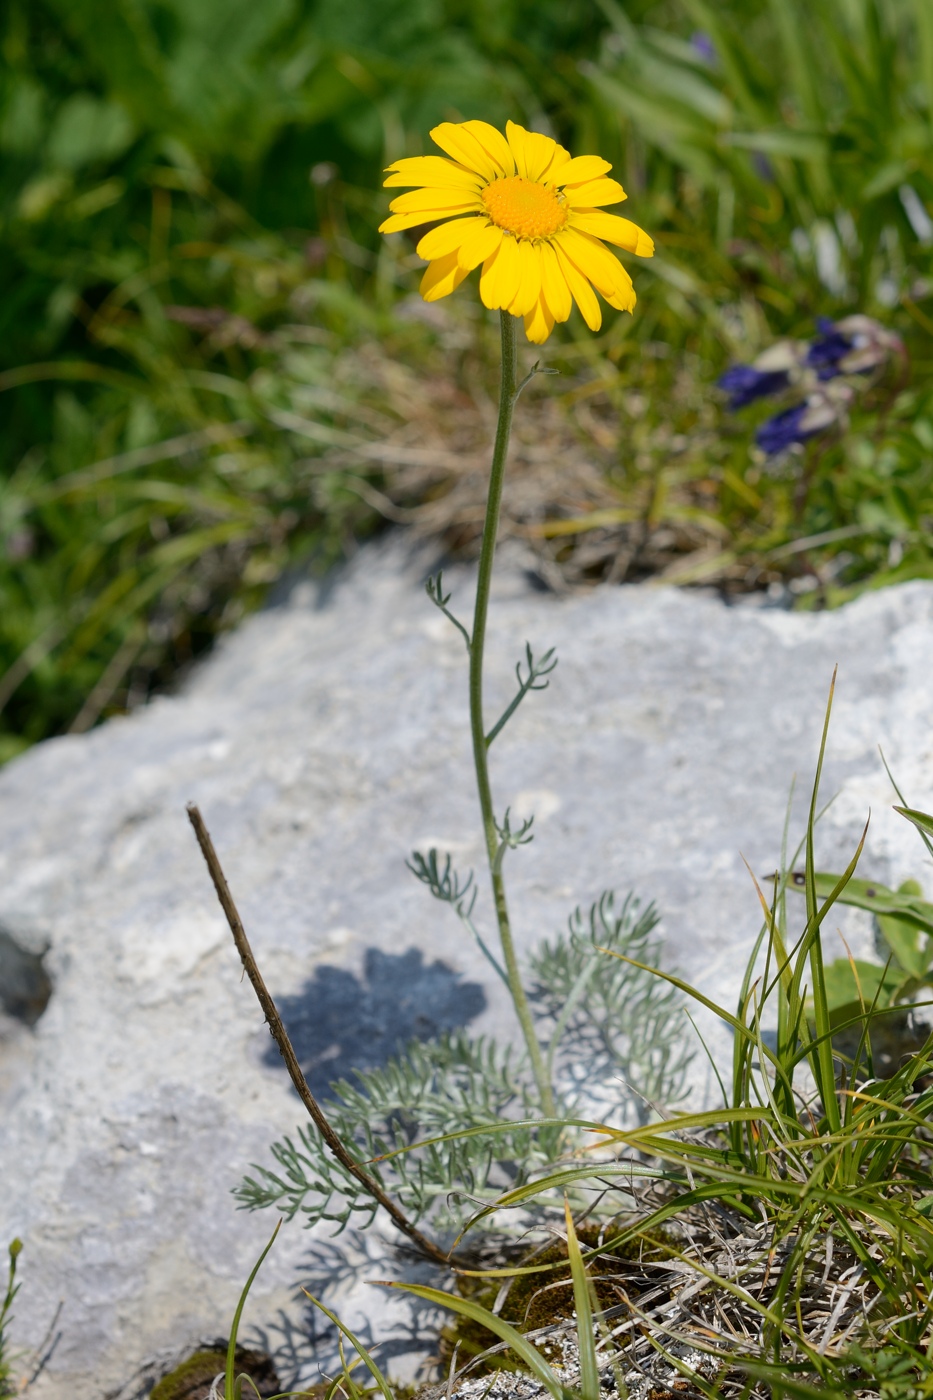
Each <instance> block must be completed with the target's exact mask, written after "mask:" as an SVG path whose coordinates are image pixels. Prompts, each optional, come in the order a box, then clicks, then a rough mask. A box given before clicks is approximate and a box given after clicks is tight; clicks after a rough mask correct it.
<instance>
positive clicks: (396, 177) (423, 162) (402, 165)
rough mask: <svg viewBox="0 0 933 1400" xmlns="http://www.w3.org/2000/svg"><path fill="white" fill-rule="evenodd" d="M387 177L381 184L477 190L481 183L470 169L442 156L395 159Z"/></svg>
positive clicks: (387, 186)
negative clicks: (465, 168)
mask: <svg viewBox="0 0 933 1400" xmlns="http://www.w3.org/2000/svg"><path fill="white" fill-rule="evenodd" d="M386 173H387V174H388V177H389V178H388V179H387V180H383V182H382V183H383V185H384V186H385V188H386V189H389V188H390V186H392V185H433V186H434V187H435V188H436V189H455V190H478V189H479V187H480V185H481V184H482V180H481V179H480V177H479V176H478V175H477V174H475V173H474V172H473V171H472V170H464V168H463V166H462V165H455V164H454V162H453V161H452V160H447V159H446V157H444V156H411V157H410V158H408V159H406V160H397V161H396V162H395V164H394V165H390V166H389V167H388V169H387V172H386Z"/></svg>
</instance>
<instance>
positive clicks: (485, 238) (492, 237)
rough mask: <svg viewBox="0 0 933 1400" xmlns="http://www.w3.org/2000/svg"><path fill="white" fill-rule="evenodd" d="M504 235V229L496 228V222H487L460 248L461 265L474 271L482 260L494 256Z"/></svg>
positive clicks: (468, 270) (469, 270)
mask: <svg viewBox="0 0 933 1400" xmlns="http://www.w3.org/2000/svg"><path fill="white" fill-rule="evenodd" d="M504 237H505V234H504V233H503V231H502V229H501V228H496V225H495V224H487V225H486V227H485V228H481V229H480V230H479V231H478V232H477V233H471V234H470V235H469V236H468V237H467V238H466V239H465V240H464V242H463V244H462V246H461V248H460V252H459V254H458V259H459V262H460V266H461V267H464V268H466V270H467V272H472V271H473V269H474V267H479V265H480V263H481V262H485V261H486V259H487V258H491V257H492V255H493V253H494V252H495V251H496V249H497V248H498V246H499V244H500V243H501V242H502V240H503V238H504Z"/></svg>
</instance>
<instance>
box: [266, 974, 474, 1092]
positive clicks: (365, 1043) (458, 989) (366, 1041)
mask: <svg viewBox="0 0 933 1400" xmlns="http://www.w3.org/2000/svg"><path fill="white" fill-rule="evenodd" d="M277 1002H278V1007H279V1011H280V1013H281V1016H282V1020H283V1021H284V1022H285V1026H286V1029H287V1031H288V1034H289V1036H290V1037H291V1041H292V1044H293V1045H294V1047H295V1053H296V1054H297V1056H298V1060H299V1062H300V1064H301V1068H302V1069H303V1071H304V1073H305V1076H306V1077H307V1080H308V1083H309V1085H310V1087H311V1092H312V1093H313V1094H314V1095H315V1096H316V1097H317V1098H326V1097H327V1094H328V1090H329V1088H330V1085H331V1084H332V1083H334V1081H335V1080H338V1079H349V1080H350V1082H351V1083H353V1082H354V1073H353V1072H354V1070H365V1069H376V1068H378V1067H379V1066H381V1065H384V1064H385V1063H386V1061H387V1060H389V1059H390V1058H391V1057H392V1056H393V1055H395V1054H398V1052H399V1051H400V1050H403V1049H404V1048H405V1046H406V1044H407V1043H408V1042H409V1041H411V1040H430V1039H432V1038H433V1037H434V1036H437V1035H440V1034H441V1033H442V1032H444V1031H452V1030H457V1029H459V1028H460V1027H461V1026H465V1025H466V1024H467V1023H468V1022H469V1021H472V1020H473V1018H474V1017H475V1016H478V1015H479V1014H480V1012H481V1011H484V1010H485V1009H486V994H485V992H484V991H483V989H482V987H481V986H480V985H479V983H478V982H464V981H462V980H461V977H460V974H459V973H457V972H454V971H453V970H452V969H451V968H449V967H447V966H446V965H445V964H444V963H442V962H432V963H426V962H425V961H424V955H423V953H422V952H421V950H420V949H419V948H409V949H408V950H407V951H406V952H404V953H384V952H382V951H381V950H380V949H379V948H367V949H366V954H365V960H364V965H363V976H362V977H361V978H360V977H358V976H356V974H355V973H353V972H350V971H349V970H348V969H347V968H342V967H332V966H330V965H327V964H325V965H324V966H321V967H317V968H316V969H315V972H314V976H313V977H311V978H309V979H308V981H307V982H306V983H305V985H304V987H303V988H302V989H301V991H300V992H298V993H296V994H294V995H292V996H282V997H279V998H277ZM263 1059H264V1061H265V1063H266V1064H267V1065H272V1066H275V1067H276V1068H282V1069H283V1072H284V1067H283V1066H282V1059H281V1056H280V1055H279V1052H278V1050H277V1049H276V1047H275V1045H274V1044H270V1045H269V1046H268V1047H267V1048H266V1050H265V1051H264V1054H263Z"/></svg>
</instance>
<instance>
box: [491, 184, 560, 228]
mask: <svg viewBox="0 0 933 1400" xmlns="http://www.w3.org/2000/svg"><path fill="white" fill-rule="evenodd" d="M482 198H483V203H484V204H485V206H486V212H487V214H488V215H489V217H490V219H492V221H493V223H494V224H496V225H497V226H498V227H499V228H504V229H506V230H507V232H509V233H514V235H515V237H516V238H549V237H550V236H551V234H552V233H556V232H557V231H558V229H561V228H563V227H564V224H565V223H566V222H567V210H566V208H565V207H564V205H563V204H562V203H561V201H560V199H559V197H558V195H557V191H556V190H550V189H548V188H547V186H546V185H539V184H538V182H537V181H536V180H526V179H525V178H524V177H523V176H522V175H509V176H507V177H506V178H505V179H504V180H494V181H493V182H492V184H491V185H487V186H486V188H485V189H484V190H483V192H482Z"/></svg>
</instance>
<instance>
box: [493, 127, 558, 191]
mask: <svg viewBox="0 0 933 1400" xmlns="http://www.w3.org/2000/svg"><path fill="white" fill-rule="evenodd" d="M505 131H506V135H507V136H508V138H509V145H510V146H511V148H512V154H513V155H514V157H515V165H516V168H517V170H518V173H519V175H524V177H525V179H526V180H539V179H540V178H541V175H542V173H543V172H544V171H545V170H546V169H547V168H548V166H549V165H550V163H551V161H552V160H553V159H554V156H555V154H556V152H557V150H558V146H557V142H556V141H555V140H553V138H552V137H550V136H542V134H541V132H540V131H526V130H525V128H524V127H523V126H519V125H518V123H517V122H506V124H505Z"/></svg>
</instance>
